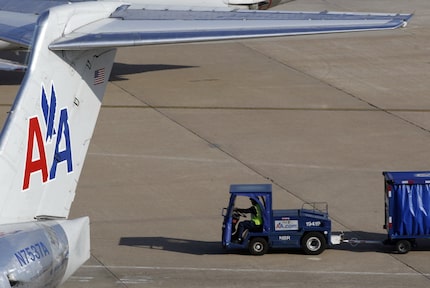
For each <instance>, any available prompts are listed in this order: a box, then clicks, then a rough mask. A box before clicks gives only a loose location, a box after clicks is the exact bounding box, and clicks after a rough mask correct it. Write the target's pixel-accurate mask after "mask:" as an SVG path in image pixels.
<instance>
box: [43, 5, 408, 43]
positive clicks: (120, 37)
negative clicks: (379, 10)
mask: <svg viewBox="0 0 430 288" xmlns="http://www.w3.org/2000/svg"><path fill="white" fill-rule="evenodd" d="M410 17H411V15H410V14H375V13H374V14H363V13H339V12H319V13H312V12H287V11H264V12H263V11H243V10H238V11H200V10H199V11H189V10H187V11H184V10H148V9H127V7H126V6H122V7H120V8H118V9H117V11H115V12H114V13H112V15H111V16H110V17H109V18H107V19H101V20H99V21H95V22H93V23H89V24H88V25H84V26H82V27H80V28H77V29H75V30H74V31H71V32H70V33H66V34H64V36H62V37H61V38H59V39H57V40H55V41H54V42H53V43H51V44H50V46H49V48H50V49H51V50H86V49H90V48H97V47H121V46H135V45H151V44H171V43H186V42H199V41H214V40H228V39H243V38H254V37H274V36H288V35H306V34H321V33H335V32H351V31H369V30H383V29H395V28H399V27H402V26H404V25H405V24H406V21H407V20H408V19H409V18H410ZM161 20H162V21H161Z"/></svg>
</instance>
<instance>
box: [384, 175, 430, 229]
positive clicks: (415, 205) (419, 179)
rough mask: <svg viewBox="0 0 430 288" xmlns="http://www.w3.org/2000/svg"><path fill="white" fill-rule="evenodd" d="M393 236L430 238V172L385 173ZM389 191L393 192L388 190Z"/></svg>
mask: <svg viewBox="0 0 430 288" xmlns="http://www.w3.org/2000/svg"><path fill="white" fill-rule="evenodd" d="M384 176H385V180H386V181H387V183H388V185H389V187H391V197H390V198H389V211H390V216H391V217H392V224H393V227H392V231H391V233H392V234H393V235H399V236H414V237H415V236H425V235H430V183H429V182H428V180H430V172H429V171H422V172H384ZM387 189H389V188H387Z"/></svg>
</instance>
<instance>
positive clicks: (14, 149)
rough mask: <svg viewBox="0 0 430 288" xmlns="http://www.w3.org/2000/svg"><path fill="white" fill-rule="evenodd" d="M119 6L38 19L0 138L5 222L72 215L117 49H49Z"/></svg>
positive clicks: (0, 205) (0, 211) (0, 220)
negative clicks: (64, 35) (30, 49)
mask: <svg viewBox="0 0 430 288" xmlns="http://www.w3.org/2000/svg"><path fill="white" fill-rule="evenodd" d="M117 6H118V3H116V4H114V3H100V2H97V3H95V4H94V5H91V4H89V3H86V5H85V6H80V5H74V6H73V7H75V8H74V9H62V8H61V7H57V8H53V9H51V10H50V11H47V12H45V13H44V14H42V15H41V17H40V18H39V22H38V24H37V28H36V34H35V43H34V45H33V47H32V55H31V58H30V63H29V68H28V70H27V74H26V76H25V78H24V80H23V83H22V85H21V88H20V90H19V92H18V95H17V97H16V100H15V102H14V104H13V106H12V109H11V111H10V113H9V115H8V118H7V120H6V123H5V125H4V128H3V131H2V133H1V135H0V183H2V185H1V188H0V199H1V202H0V224H4V223H16V222H26V221H32V220H34V219H35V218H48V219H50V218H67V216H68V214H69V210H70V206H71V203H72V201H73V199H74V196H75V189H76V186H77V183H78V179H79V176H80V174H81V171H82V167H83V164H84V159H85V155H86V153H87V150H88V146H89V143H90V140H91V137H92V134H93V131H94V127H95V124H96V120H97V116H98V113H99V110H100V106H101V102H102V98H103V95H104V92H105V89H106V86H107V83H108V77H109V75H110V72H111V68H112V65H113V61H114V57H115V53H116V50H115V49H112V48H101V49H97V48H96V49H89V50H83V51H82V50H81V51H64V50H62V51H51V50H50V49H49V43H51V42H52V41H54V40H55V39H57V38H59V37H60V36H62V35H63V34H65V33H66V32H67V31H72V30H73V29H75V28H76V27H78V26H79V25H81V24H82V22H87V23H88V22H91V21H92V19H93V18H94V19H99V18H103V17H108V16H109V15H110V13H111V12H112V11H114V10H115V9H116V7H117ZM68 8H70V7H68ZM103 8H104V9H103Z"/></svg>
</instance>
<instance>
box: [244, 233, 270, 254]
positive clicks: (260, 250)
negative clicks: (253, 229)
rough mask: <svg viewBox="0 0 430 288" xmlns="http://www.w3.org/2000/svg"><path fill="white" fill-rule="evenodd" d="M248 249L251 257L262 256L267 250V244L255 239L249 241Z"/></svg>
mask: <svg viewBox="0 0 430 288" xmlns="http://www.w3.org/2000/svg"><path fill="white" fill-rule="evenodd" d="M248 249H249V253H251V254H252V255H264V254H266V252H267V250H269V244H267V241H266V239H264V238H261V237H257V238H253V239H252V240H251V241H249V246H248Z"/></svg>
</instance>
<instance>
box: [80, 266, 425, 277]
mask: <svg viewBox="0 0 430 288" xmlns="http://www.w3.org/2000/svg"><path fill="white" fill-rule="evenodd" d="M81 268H86V269H110V270H111V269H127V270H171V271H197V272H201V271H204V272H239V273H240V272H243V273H250V272H258V273H291V274H294V273H300V274H320V275H323V274H326V275H367V276H399V277H404V276H426V277H427V276H430V273H418V272H371V271H324V270H309V271H306V270H287V269H249V268H246V269H245V268H210V267H207V268H201V267H161V266H115V265H112V266H104V265H83V266H82V267H81Z"/></svg>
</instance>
